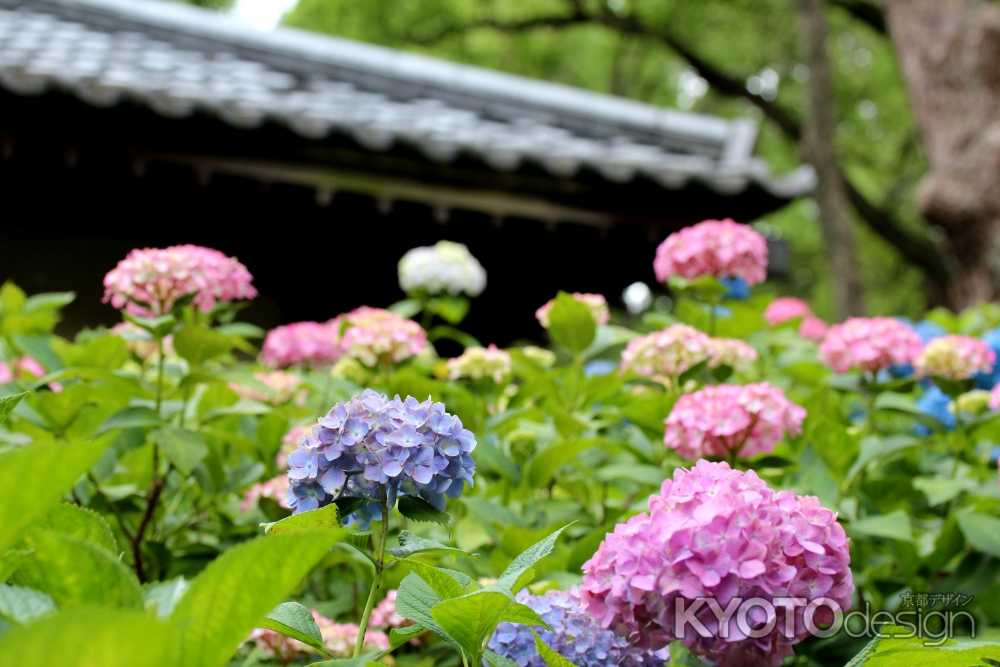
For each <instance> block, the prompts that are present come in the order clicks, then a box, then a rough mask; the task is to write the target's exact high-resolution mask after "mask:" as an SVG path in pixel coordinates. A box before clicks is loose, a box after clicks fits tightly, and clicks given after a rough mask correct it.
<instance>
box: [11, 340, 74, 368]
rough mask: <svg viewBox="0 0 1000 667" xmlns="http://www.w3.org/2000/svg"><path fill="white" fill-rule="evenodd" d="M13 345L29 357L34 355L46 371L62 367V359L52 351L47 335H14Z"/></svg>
mask: <svg viewBox="0 0 1000 667" xmlns="http://www.w3.org/2000/svg"><path fill="white" fill-rule="evenodd" d="M14 345H15V346H17V348H18V349H19V350H21V351H22V352H24V353H25V354H26V355H28V356H29V357H34V358H35V359H37V360H38V362H39V363H41V364H42V366H43V367H44V368H45V369H46V370H48V371H57V370H59V369H61V368H62V367H63V363H62V359H60V358H59V355H57V354H56V353H55V352H53V351H52V345H50V344H49V336H31V335H19V336H14Z"/></svg>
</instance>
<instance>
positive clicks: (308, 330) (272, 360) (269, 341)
mask: <svg viewBox="0 0 1000 667" xmlns="http://www.w3.org/2000/svg"><path fill="white" fill-rule="evenodd" d="M338 338H339V331H338V329H337V327H336V326H334V325H332V324H331V323H324V324H321V323H319V322H295V323H293V324H286V325H284V326H280V327H276V328H274V329H271V330H270V331H268V332H267V337H266V338H265V339H264V346H263V347H262V348H261V354H260V356H261V360H262V361H263V362H264V363H265V364H267V365H268V366H273V367H275V368H285V367H287V366H298V365H304V366H328V365H330V364H332V363H333V362H335V361H336V360H337V359H338V358H339V357H340V347H339V345H338Z"/></svg>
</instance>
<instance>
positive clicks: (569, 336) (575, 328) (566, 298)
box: [549, 292, 597, 354]
mask: <svg viewBox="0 0 1000 667" xmlns="http://www.w3.org/2000/svg"><path fill="white" fill-rule="evenodd" d="M549 335H550V336H551V337H552V340H553V341H555V342H556V343H557V344H558V345H561V346H563V347H565V348H566V349H567V350H569V351H570V352H572V353H574V354H578V353H580V352H583V351H584V350H586V349H587V348H588V347H589V346H590V344H591V343H593V342H594V336H596V335H597V322H595V321H594V316H593V315H592V314H591V313H590V309H589V308H587V306H586V305H584V304H583V303H581V302H580V301H577V300H576V299H574V298H573V297H571V296H570V295H569V294H566V293H565V292H560V293H559V295H558V296H557V297H556V301H555V303H554V304H553V305H552V309H551V310H549Z"/></svg>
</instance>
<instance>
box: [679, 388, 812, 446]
mask: <svg viewBox="0 0 1000 667" xmlns="http://www.w3.org/2000/svg"><path fill="white" fill-rule="evenodd" d="M805 417H806V411H805V409H804V408H802V407H800V406H798V405H796V404H795V403H792V402H791V401H789V400H788V399H787V398H786V397H785V394H784V392H782V391H781V389H778V388H777V387H775V386H774V385H771V384H769V383H767V382H759V383H757V384H748V385H735V384H720V385H715V386H711V387H705V388H704V389H701V390H699V391H696V392H694V393H691V394H684V395H683V396H681V397H680V398H679V399H677V402H676V403H675V404H674V407H673V409H672V410H671V411H670V414H669V415H668V416H667V419H666V422H665V429H664V433H663V444H664V445H665V446H666V447H667V448H669V449H673V450H675V451H676V452H677V453H678V454H680V455H681V456H683V457H684V458H686V459H689V460H691V461H697V460H698V459H701V458H705V457H708V456H714V457H718V458H729V457H731V456H734V455H735V456H742V457H750V456H756V455H758V454H767V453H769V452H771V451H773V450H774V446H775V445H776V444H778V442H779V441H780V440H781V439H782V438H783V437H785V436H786V435H798V434H799V433H801V432H802V421H803V420H804V419H805Z"/></svg>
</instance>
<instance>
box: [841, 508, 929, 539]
mask: <svg viewBox="0 0 1000 667" xmlns="http://www.w3.org/2000/svg"><path fill="white" fill-rule="evenodd" d="M848 528H849V530H850V532H851V533H852V534H854V535H868V536H871V537H885V538H888V539H891V540H903V541H906V542H909V541H912V540H913V529H912V528H911V526H910V515H909V514H907V513H906V512H904V511H903V510H896V511H894V512H890V513H889V514H877V515H874V516H869V517H865V518H864V519H860V520H858V521H853V522H851V524H850V525H849V526H848Z"/></svg>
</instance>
